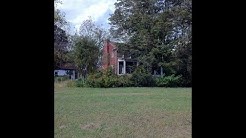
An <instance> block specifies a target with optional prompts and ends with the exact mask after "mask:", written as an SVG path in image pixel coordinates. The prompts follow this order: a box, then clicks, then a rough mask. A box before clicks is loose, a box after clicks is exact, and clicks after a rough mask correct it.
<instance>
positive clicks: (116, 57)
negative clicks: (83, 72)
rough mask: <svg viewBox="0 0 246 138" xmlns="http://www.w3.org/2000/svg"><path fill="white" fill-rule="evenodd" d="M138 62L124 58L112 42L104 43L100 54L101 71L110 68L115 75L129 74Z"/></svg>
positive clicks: (127, 57) (129, 57)
mask: <svg viewBox="0 0 246 138" xmlns="http://www.w3.org/2000/svg"><path fill="white" fill-rule="evenodd" d="M137 65H138V62H137V60H135V59H132V58H131V56H126V55H125V54H123V52H122V51H120V50H119V48H118V47H117V46H116V44H115V43H114V42H110V41H109V40H106V41H104V46H103V52H102V69H103V70H105V69H107V68H109V67H111V68H112V69H113V71H114V73H115V74H118V75H124V74H131V73H132V72H133V71H134V70H135V68H136V67H137Z"/></svg>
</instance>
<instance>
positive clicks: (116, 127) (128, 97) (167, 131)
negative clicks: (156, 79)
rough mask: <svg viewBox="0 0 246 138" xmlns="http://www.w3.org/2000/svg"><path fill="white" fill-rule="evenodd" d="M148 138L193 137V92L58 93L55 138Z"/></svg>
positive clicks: (71, 90) (113, 90) (91, 90)
mask: <svg viewBox="0 0 246 138" xmlns="http://www.w3.org/2000/svg"><path fill="white" fill-rule="evenodd" d="M149 137H150V138H190V137H191V88H108V89H103V88H62V89H58V90H56V91H55V138H149Z"/></svg>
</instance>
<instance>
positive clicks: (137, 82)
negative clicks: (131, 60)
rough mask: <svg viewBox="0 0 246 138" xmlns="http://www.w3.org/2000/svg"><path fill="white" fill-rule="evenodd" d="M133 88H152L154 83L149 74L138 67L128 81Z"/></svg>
mask: <svg viewBox="0 0 246 138" xmlns="http://www.w3.org/2000/svg"><path fill="white" fill-rule="evenodd" d="M130 80H131V81H132V83H133V86H136V87H152V86H155V81H154V79H153V77H152V75H151V74H150V73H148V72H147V71H146V70H145V69H144V68H143V67H141V66H139V67H138V68H137V69H136V70H135V71H134V72H133V74H132V77H131V79H130Z"/></svg>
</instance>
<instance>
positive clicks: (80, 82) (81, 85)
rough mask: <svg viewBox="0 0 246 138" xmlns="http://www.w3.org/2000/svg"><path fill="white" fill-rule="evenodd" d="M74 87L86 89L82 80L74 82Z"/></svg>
mask: <svg viewBox="0 0 246 138" xmlns="http://www.w3.org/2000/svg"><path fill="white" fill-rule="evenodd" d="M75 86H76V87H86V82H85V80H84V79H81V78H80V79H78V80H76V81H75Z"/></svg>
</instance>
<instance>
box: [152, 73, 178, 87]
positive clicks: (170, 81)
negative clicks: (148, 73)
mask: <svg viewBox="0 0 246 138" xmlns="http://www.w3.org/2000/svg"><path fill="white" fill-rule="evenodd" d="M180 81H181V75H178V76H175V75H174V74H172V75H170V76H164V77H158V78H156V85H157V86H158V87H177V86H178V85H179V83H180Z"/></svg>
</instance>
